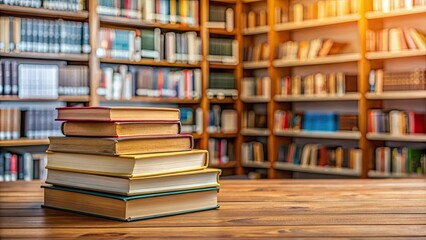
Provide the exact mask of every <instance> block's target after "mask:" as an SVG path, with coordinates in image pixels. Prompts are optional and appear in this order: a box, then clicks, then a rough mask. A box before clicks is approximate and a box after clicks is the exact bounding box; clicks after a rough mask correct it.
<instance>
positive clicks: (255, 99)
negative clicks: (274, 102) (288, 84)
mask: <svg viewBox="0 0 426 240" xmlns="http://www.w3.org/2000/svg"><path fill="white" fill-rule="evenodd" d="M240 99H241V101H243V102H245V103H268V102H269V101H270V100H271V98H270V97H264V96H249V97H243V96H240Z"/></svg>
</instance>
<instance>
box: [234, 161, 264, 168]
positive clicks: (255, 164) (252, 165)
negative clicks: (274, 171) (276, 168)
mask: <svg viewBox="0 0 426 240" xmlns="http://www.w3.org/2000/svg"><path fill="white" fill-rule="evenodd" d="M241 165H242V166H243V167H250V168H270V167H271V163H270V162H267V161H265V162H255V161H249V160H242V161H241Z"/></svg>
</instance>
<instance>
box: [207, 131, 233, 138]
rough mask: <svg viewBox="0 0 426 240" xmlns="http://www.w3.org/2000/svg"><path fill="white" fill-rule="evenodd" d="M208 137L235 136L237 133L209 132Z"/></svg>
mask: <svg viewBox="0 0 426 240" xmlns="http://www.w3.org/2000/svg"><path fill="white" fill-rule="evenodd" d="M208 135H209V137H211V138H236V137H237V133H221V132H218V133H209V134H208Z"/></svg>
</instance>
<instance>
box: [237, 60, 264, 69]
mask: <svg viewBox="0 0 426 240" xmlns="http://www.w3.org/2000/svg"><path fill="white" fill-rule="evenodd" d="M268 67H269V61H259V62H243V68H244V69H262V68H268Z"/></svg>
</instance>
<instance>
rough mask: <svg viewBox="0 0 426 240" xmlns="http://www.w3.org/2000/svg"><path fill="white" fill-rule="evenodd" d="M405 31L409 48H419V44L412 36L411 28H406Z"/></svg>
mask: <svg viewBox="0 0 426 240" xmlns="http://www.w3.org/2000/svg"><path fill="white" fill-rule="evenodd" d="M403 32H404V37H405V40H406V41H407V47H408V48H409V49H417V45H416V43H415V42H414V39H413V38H412V37H411V33H410V31H409V29H408V28H404V30H403Z"/></svg>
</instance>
